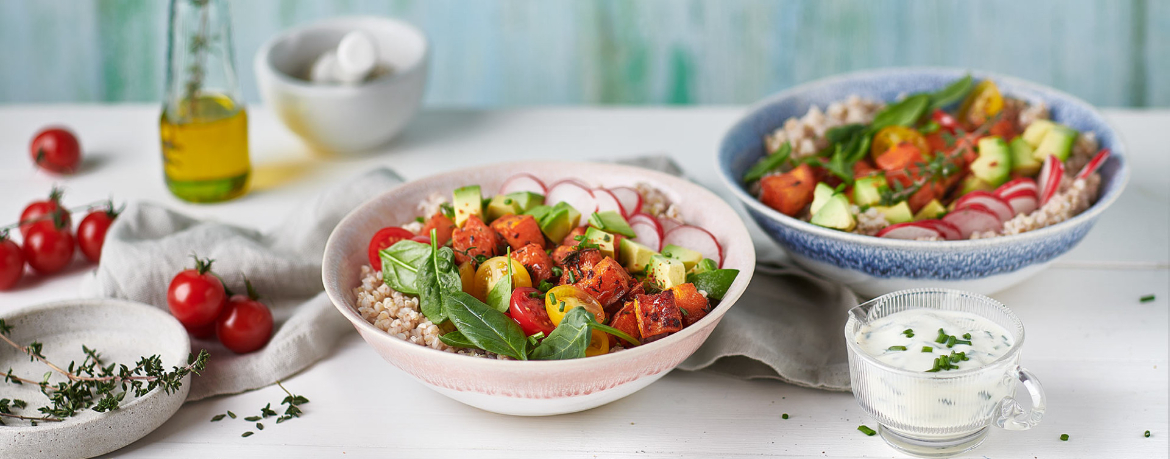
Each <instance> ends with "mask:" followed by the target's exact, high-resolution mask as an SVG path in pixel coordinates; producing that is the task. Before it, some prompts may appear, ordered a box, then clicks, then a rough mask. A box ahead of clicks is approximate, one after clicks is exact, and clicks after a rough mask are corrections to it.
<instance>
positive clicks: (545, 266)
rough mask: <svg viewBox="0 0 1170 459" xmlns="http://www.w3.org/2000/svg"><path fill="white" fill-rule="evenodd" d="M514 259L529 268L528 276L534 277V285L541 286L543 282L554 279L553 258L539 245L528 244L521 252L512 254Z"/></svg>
mask: <svg viewBox="0 0 1170 459" xmlns="http://www.w3.org/2000/svg"><path fill="white" fill-rule="evenodd" d="M512 258H513V259H515V260H516V261H519V262H520V264H522V265H524V267H525V268H528V274H530V275H532V284H533V285H540V283H541V282H544V281H546V280H549V279H552V278H553V273H552V268H553V261H552V258H551V257H549V256H548V253H545V251H544V248H542V247H541V246H539V245H536V244H528V245H526V246H524V247H521V248H520V250H517V251H514V252H512Z"/></svg>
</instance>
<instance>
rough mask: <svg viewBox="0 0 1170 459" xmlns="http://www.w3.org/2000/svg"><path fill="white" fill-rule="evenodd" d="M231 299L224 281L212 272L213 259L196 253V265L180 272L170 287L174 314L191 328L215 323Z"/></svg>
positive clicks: (169, 293)
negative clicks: (224, 286)
mask: <svg viewBox="0 0 1170 459" xmlns="http://www.w3.org/2000/svg"><path fill="white" fill-rule="evenodd" d="M226 302H227V292H226V290H224V288H223V282H220V280H219V278H218V277H215V275H214V274H211V260H200V259H199V257H195V269H188V270H184V271H182V272H180V273H179V274H176V275H175V277H174V279H171V285H170V287H168V288H167V306H168V307H169V308H170V310H171V315H173V316H175V318H176V319H179V323H182V324H183V326H184V327H187V329H188V330H191V329H199V328H200V327H203V326H206V325H207V324H210V323H214V322H215V319H216V318H217V317H219V313H220V311H222V310H223V307H224V304H225V303H226Z"/></svg>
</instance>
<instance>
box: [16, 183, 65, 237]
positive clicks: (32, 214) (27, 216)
mask: <svg viewBox="0 0 1170 459" xmlns="http://www.w3.org/2000/svg"><path fill="white" fill-rule="evenodd" d="M63 194H64V192H63V191H61V189H60V188H57V187H53V189H52V190H50V191H49V198H48V199H46V200H44V201H33V202H31V203H29V204H28V205H27V206H25V208H24V211H23V212H21V213H20V221H22V222H29V223H24V224H22V225H20V235H21V236H24V237H28V229H29V228H30V227H32V225H33V223H36V221H34V220H37V219H42V218H47V217H49V216H51V215H52V214H53V212H56V211H57V210H60V211H61V216H62V222H63V223H64V225H65V226H66V227H69V226H72V219H71V216H70V215H69V211H68V210H66V209H65V208H64V207H62V206H61V196H62V195H63Z"/></svg>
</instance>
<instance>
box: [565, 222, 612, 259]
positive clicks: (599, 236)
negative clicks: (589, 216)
mask: <svg viewBox="0 0 1170 459" xmlns="http://www.w3.org/2000/svg"><path fill="white" fill-rule="evenodd" d="M561 239H564V236H561ZM585 242H586V243H587V244H593V245H596V246H597V250H599V251H601V255H603V256H606V257H610V258H614V246H615V245H616V244H617V236H614V235H612V234H609V233H607V232H605V231H602V230H599V229H597V228H594V227H592V226H590V227H589V228H588V229H586V230H585Z"/></svg>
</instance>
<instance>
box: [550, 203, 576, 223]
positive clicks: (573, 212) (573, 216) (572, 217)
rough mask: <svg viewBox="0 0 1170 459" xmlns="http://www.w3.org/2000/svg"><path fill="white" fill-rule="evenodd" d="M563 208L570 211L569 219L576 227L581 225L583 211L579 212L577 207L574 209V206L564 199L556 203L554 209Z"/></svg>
mask: <svg viewBox="0 0 1170 459" xmlns="http://www.w3.org/2000/svg"><path fill="white" fill-rule="evenodd" d="M561 209H564V210H566V211H567V212H569V221H571V222H573V226H574V227H577V226H580V223H581V212H577V209H574V208H573V206H570V205H569V203H567V202H564V201H561V202H558V203H556V205H553V210H561Z"/></svg>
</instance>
